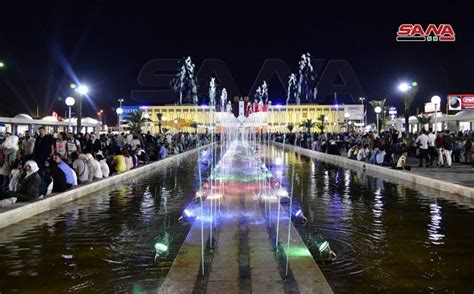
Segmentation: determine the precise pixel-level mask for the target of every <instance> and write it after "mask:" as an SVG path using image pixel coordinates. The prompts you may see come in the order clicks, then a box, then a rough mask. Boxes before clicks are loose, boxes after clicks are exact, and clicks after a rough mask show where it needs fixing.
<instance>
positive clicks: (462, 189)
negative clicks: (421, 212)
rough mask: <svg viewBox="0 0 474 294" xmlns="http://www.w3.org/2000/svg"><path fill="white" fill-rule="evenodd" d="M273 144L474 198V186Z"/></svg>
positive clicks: (335, 162) (327, 160) (347, 165)
mask: <svg viewBox="0 0 474 294" xmlns="http://www.w3.org/2000/svg"><path fill="white" fill-rule="evenodd" d="M272 144H273V145H275V146H278V147H281V148H283V149H286V150H290V151H291V150H294V151H295V152H298V153H300V154H302V155H305V156H308V157H311V158H316V159H319V160H322V161H325V162H327V163H331V164H335V165H338V166H342V167H350V168H357V169H359V170H362V171H371V172H374V173H379V174H382V175H384V176H388V177H393V178H396V179H398V180H402V181H406V182H409V183H411V184H415V185H422V186H426V187H429V188H433V189H436V190H439V191H443V192H448V193H451V194H457V195H461V196H463V197H466V198H469V199H474V188H471V187H466V186H463V185H459V184H455V183H450V182H443V181H440V180H437V179H431V178H428V177H424V176H420V175H417V174H414V173H410V172H408V171H400V170H395V169H391V168H388V167H384V166H378V165H375V164H369V163H367V162H360V161H357V160H352V159H347V158H345V157H342V156H337V155H331V154H327V153H322V152H318V151H313V150H309V149H305V148H301V147H297V146H293V145H287V144H285V145H284V144H282V143H278V142H272Z"/></svg>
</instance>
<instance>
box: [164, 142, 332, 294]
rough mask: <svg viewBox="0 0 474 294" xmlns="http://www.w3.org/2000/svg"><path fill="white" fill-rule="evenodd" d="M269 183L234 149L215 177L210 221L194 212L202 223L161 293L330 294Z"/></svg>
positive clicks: (258, 166)
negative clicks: (202, 250) (202, 255)
mask: <svg viewBox="0 0 474 294" xmlns="http://www.w3.org/2000/svg"><path fill="white" fill-rule="evenodd" d="M271 178H272V175H271V173H270V172H269V171H268V169H267V168H266V167H265V165H264V164H263V162H262V161H260V160H259V159H257V158H256V157H255V152H254V151H253V150H252V148H251V147H250V146H249V145H248V144H247V143H245V142H239V143H237V142H234V143H233V144H232V145H231V146H230V148H229V150H228V151H227V152H226V153H225V155H224V156H223V158H222V160H221V161H220V162H219V164H218V165H217V168H216V169H215V173H214V174H212V176H211V187H212V188H211V189H210V191H209V193H208V196H207V199H206V200H205V202H204V204H205V205H204V207H205V209H204V211H205V216H204V217H200V213H201V210H200V208H199V209H194V210H192V209H190V211H189V215H195V216H197V219H196V221H194V223H193V225H192V228H191V230H190V232H189V234H188V236H187V238H186V240H185V242H184V244H183V245H182V247H181V249H180V252H179V254H178V256H177V258H176V260H175V261H174V263H173V266H172V268H171V269H170V272H169V274H168V276H167V278H166V280H165V281H164V283H163V284H162V286H161V288H160V292H161V293H191V292H205V293H224V292H225V293H289V292H291V293H332V290H331V288H330V287H329V284H328V283H327V281H326V279H325V278H324V276H323V274H322V273H321V271H320V269H319V267H318V266H317V265H316V263H315V261H314V259H313V257H312V255H311V253H310V252H309V250H308V249H307V248H306V246H305V245H304V243H303V241H302V240H301V238H300V236H299V235H298V233H297V231H296V229H295V228H294V226H293V225H292V224H291V223H290V228H288V225H289V216H288V213H287V211H286V210H285V209H284V208H283V207H282V206H281V207H278V206H279V203H278V198H277V197H275V190H272V188H271V184H272V180H271ZM211 207H212V208H211ZM211 211H212V213H211ZM278 211H280V222H279V225H278V227H279V242H278V246H275V239H276V227H277V222H278V218H277V217H278ZM211 215H212V216H213V217H211ZM216 223H217V224H216ZM201 225H202V228H203V229H204V230H203V232H202V235H201ZM211 227H212V234H211V229H210V228H211ZM288 233H290V242H289V247H288ZM211 235H212V237H211ZM201 236H204V238H203V239H201ZM211 240H212V242H211ZM201 242H203V243H204V244H205V247H206V250H205V253H204V261H205V262H204V271H203V270H202V266H203V264H202V263H201V260H202V259H201V244H202V243H201ZM211 245H212V248H211ZM288 252H290V255H289V259H288V270H287V266H286V264H287V253H288Z"/></svg>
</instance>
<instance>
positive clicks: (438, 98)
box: [431, 95, 441, 133]
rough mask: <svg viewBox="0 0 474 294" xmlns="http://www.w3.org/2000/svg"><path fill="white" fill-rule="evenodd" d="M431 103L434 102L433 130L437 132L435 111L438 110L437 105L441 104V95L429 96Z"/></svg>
mask: <svg viewBox="0 0 474 294" xmlns="http://www.w3.org/2000/svg"><path fill="white" fill-rule="evenodd" d="M431 103H433V104H434V107H435V114H434V117H435V127H434V131H435V133H436V132H438V116H437V112H438V105H441V97H439V96H438V95H435V96H433V97H431Z"/></svg>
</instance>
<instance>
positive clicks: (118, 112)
mask: <svg viewBox="0 0 474 294" xmlns="http://www.w3.org/2000/svg"><path fill="white" fill-rule="evenodd" d="M115 112H116V113H117V114H118V115H121V114H122V113H123V109H122V108H120V107H119V108H117V109H116V110H115Z"/></svg>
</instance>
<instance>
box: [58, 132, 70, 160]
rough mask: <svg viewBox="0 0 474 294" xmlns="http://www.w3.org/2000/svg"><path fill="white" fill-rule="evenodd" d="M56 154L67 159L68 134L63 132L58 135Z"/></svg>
mask: <svg viewBox="0 0 474 294" xmlns="http://www.w3.org/2000/svg"><path fill="white" fill-rule="evenodd" d="M56 152H57V153H59V154H61V157H62V158H63V159H67V155H68V153H67V141H66V134H64V133H63V132H60V133H58V136H57V138H56Z"/></svg>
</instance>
